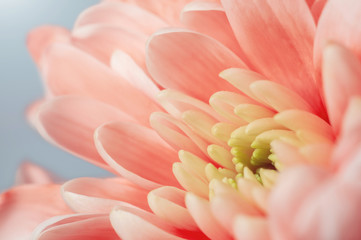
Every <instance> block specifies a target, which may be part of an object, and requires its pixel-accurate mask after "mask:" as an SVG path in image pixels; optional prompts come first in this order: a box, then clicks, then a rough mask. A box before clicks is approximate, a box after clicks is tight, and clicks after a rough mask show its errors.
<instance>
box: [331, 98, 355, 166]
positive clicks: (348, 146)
mask: <svg viewBox="0 0 361 240" xmlns="http://www.w3.org/2000/svg"><path fill="white" fill-rule="evenodd" d="M360 109H361V97H354V98H352V99H351V101H350V102H349V105H348V108H347V110H346V112H345V115H344V119H343V121H342V128H341V132H340V136H339V138H338V142H337V144H336V147H335V150H334V153H333V156H332V161H333V163H334V167H335V168H336V169H337V168H338V167H340V166H342V165H344V164H345V163H347V162H349V161H350V160H351V158H352V156H353V155H354V154H355V153H356V152H357V150H358V149H359V148H360V144H361V134H360V133H361V111H360Z"/></svg>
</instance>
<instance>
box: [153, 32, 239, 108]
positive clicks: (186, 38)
mask: <svg viewBox="0 0 361 240" xmlns="http://www.w3.org/2000/svg"><path fill="white" fill-rule="evenodd" d="M146 54H147V59H146V62H147V67H148V70H149V73H150V74H151V75H152V77H153V78H154V79H155V80H156V81H157V82H158V83H159V84H160V85H161V86H163V87H164V88H171V89H175V90H179V91H181V92H184V93H186V94H188V95H190V96H191V97H195V98H198V99H200V100H203V101H205V102H208V99H209V97H210V96H211V95H212V94H213V93H215V92H217V91H220V90H233V91H235V88H234V87H233V86H231V85H230V84H229V83H226V82H224V81H223V80H221V79H220V78H219V77H218V74H219V73H220V72H221V71H222V70H224V69H226V68H229V67H237V66H238V67H243V68H244V67H246V66H245V65H244V63H243V62H242V61H241V60H240V59H239V58H238V57H237V56H236V55H235V54H234V53H233V52H231V51H230V50H229V49H228V48H226V47H225V46H224V45H222V44H221V43H219V42H218V41H216V40H214V39H213V38H210V37H208V36H205V35H202V34H199V33H195V32H191V31H187V30H181V29H167V30H163V31H161V32H158V33H156V34H154V35H153V36H152V37H151V38H150V40H149V41H148V45H147V50H146Z"/></svg>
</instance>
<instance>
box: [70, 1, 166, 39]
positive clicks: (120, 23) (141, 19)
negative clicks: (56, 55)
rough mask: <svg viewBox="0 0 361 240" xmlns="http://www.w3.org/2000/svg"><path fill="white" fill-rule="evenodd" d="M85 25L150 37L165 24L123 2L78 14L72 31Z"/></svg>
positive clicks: (97, 7)
mask: <svg viewBox="0 0 361 240" xmlns="http://www.w3.org/2000/svg"><path fill="white" fill-rule="evenodd" d="M86 25H101V26H112V27H117V28H118V29H119V28H123V29H127V30H136V31H139V32H141V33H144V34H146V35H150V34H152V33H153V32H155V31H156V30H158V29H160V28H163V27H166V26H167V24H166V23H165V22H164V21H162V19H161V18H159V17H158V16H156V15H154V14H152V13H150V12H148V11H146V10H144V9H142V8H140V7H138V6H136V5H134V4H127V3H123V2H120V1H119V2H102V3H100V4H97V5H94V6H92V7H90V8H88V9H86V10H85V11H84V12H82V13H81V14H80V16H79V17H78V19H77V21H76V23H75V27H74V30H75V31H77V30H78V28H81V27H84V26H86Z"/></svg>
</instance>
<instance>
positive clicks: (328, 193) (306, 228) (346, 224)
mask: <svg viewBox="0 0 361 240" xmlns="http://www.w3.org/2000/svg"><path fill="white" fill-rule="evenodd" d="M334 180H336V179H334ZM360 193H361V192H360V187H359V185H358V186H357V185H354V184H353V183H352V184H345V183H342V182H339V181H337V182H336V181H333V180H329V182H328V183H327V184H326V185H323V186H322V187H320V188H319V189H318V190H317V193H315V194H313V195H311V197H309V198H308V199H307V200H306V201H305V202H304V203H303V205H302V207H301V208H300V209H299V211H298V213H297V214H296V219H295V221H294V222H293V223H292V226H291V228H292V229H293V231H294V236H295V237H296V238H297V239H360V238H361V230H360V228H359V227H357V224H356V223H359V222H360V221H361V216H360V214H357V212H359V210H360V208H361V194H360Z"/></svg>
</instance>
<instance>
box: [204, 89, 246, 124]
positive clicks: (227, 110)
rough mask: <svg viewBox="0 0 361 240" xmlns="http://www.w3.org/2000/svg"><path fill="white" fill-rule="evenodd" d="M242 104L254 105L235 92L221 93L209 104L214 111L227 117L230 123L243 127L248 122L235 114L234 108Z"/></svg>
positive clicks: (211, 99) (214, 96) (214, 95)
mask: <svg viewBox="0 0 361 240" xmlns="http://www.w3.org/2000/svg"><path fill="white" fill-rule="evenodd" d="M242 103H252V102H250V99H249V98H247V97H245V96H242V95H240V94H237V93H233V92H226V91H221V92H217V93H215V94H213V95H212V96H211V98H210V99H209V104H210V105H211V106H212V107H213V109H214V110H215V111H216V112H217V113H219V114H220V115H221V116H223V117H225V118H226V119H228V120H229V121H231V122H233V123H235V124H239V125H243V124H246V123H247V122H246V121H244V120H243V119H241V118H239V117H238V116H237V115H236V114H234V108H235V107H236V106H238V105H239V104H242Z"/></svg>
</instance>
